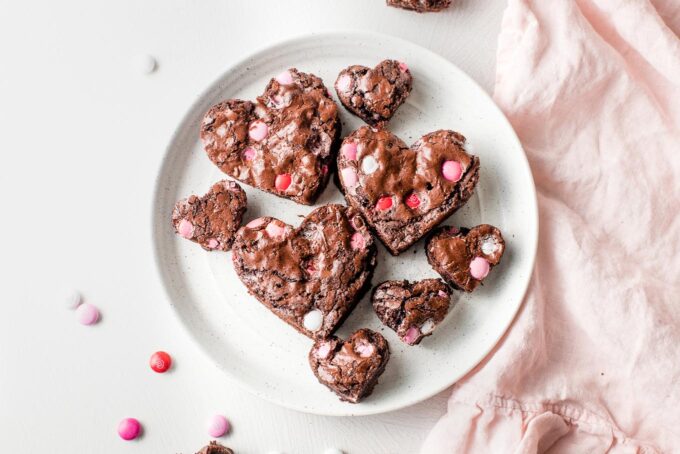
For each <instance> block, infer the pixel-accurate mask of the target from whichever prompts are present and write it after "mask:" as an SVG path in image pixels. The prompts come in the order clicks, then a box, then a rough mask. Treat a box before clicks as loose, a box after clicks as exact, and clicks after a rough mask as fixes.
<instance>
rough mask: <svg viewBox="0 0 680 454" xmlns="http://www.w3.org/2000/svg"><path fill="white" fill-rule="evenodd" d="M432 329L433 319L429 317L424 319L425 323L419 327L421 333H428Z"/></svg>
mask: <svg viewBox="0 0 680 454" xmlns="http://www.w3.org/2000/svg"><path fill="white" fill-rule="evenodd" d="M433 330H434V320H432V319H431V318H428V319H427V320H425V323H423V326H421V327H420V332H421V333H423V334H430V333H431V332H432V331H433Z"/></svg>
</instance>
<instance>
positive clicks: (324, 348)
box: [316, 342, 331, 358]
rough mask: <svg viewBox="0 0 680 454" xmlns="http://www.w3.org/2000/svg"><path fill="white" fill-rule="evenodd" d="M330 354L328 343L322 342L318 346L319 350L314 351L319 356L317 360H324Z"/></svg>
mask: <svg viewBox="0 0 680 454" xmlns="http://www.w3.org/2000/svg"><path fill="white" fill-rule="evenodd" d="M330 352H331V344H330V342H324V343H323V344H321V345H320V346H319V348H318V349H317V351H316V354H317V355H318V356H319V358H325V357H326V356H328V354H329V353H330Z"/></svg>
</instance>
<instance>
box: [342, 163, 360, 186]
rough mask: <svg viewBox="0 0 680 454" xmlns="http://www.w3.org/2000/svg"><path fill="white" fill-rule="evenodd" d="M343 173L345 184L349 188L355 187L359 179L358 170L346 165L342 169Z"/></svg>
mask: <svg viewBox="0 0 680 454" xmlns="http://www.w3.org/2000/svg"><path fill="white" fill-rule="evenodd" d="M341 173H342V182H343V183H345V186H346V187H348V188H353V187H354V186H356V184H357V181H359V179H358V178H357V172H356V170H354V169H353V168H351V167H345V168H344V169H342V171H341Z"/></svg>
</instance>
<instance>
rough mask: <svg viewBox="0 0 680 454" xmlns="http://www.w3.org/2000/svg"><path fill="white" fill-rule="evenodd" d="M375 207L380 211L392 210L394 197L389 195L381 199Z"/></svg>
mask: <svg viewBox="0 0 680 454" xmlns="http://www.w3.org/2000/svg"><path fill="white" fill-rule="evenodd" d="M375 207H376V208H377V209H378V210H380V211H385V210H389V209H390V208H392V197H390V196H387V195H386V196H383V197H380V198H379V199H378V203H377V204H376V205H375Z"/></svg>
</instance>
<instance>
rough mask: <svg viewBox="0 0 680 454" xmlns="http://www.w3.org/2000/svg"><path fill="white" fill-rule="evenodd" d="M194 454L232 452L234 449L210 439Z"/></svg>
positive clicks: (228, 453)
mask: <svg viewBox="0 0 680 454" xmlns="http://www.w3.org/2000/svg"><path fill="white" fill-rule="evenodd" d="M196 454H234V450H233V449H231V448H227V447H226V446H223V445H221V444H219V443H218V442H216V441H211V442H210V443H209V444H207V445H206V446H203V448H201V450H200V451H198V452H197V453H196Z"/></svg>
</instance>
